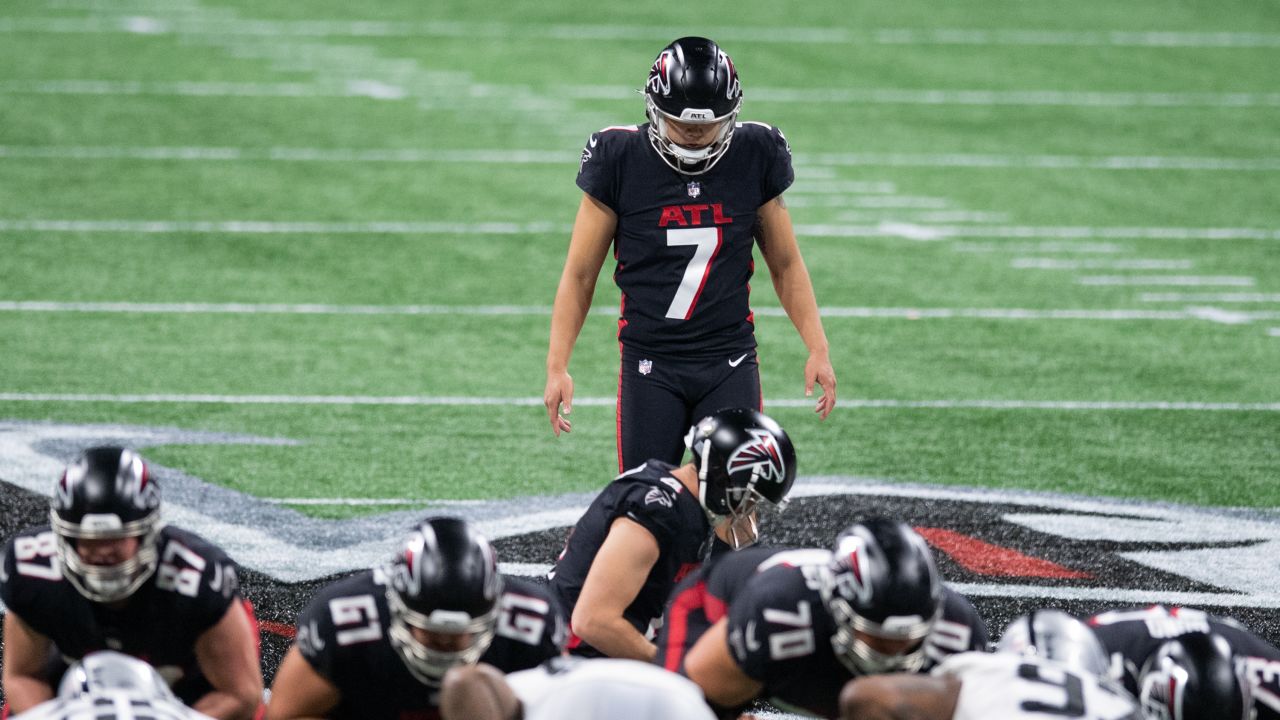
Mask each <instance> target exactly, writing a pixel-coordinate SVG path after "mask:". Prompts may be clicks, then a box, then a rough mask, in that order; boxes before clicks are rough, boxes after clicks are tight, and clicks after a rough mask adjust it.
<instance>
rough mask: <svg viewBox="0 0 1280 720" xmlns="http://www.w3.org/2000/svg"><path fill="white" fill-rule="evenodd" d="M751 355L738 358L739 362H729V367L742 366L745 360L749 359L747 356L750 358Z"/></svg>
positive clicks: (744, 354)
mask: <svg viewBox="0 0 1280 720" xmlns="http://www.w3.org/2000/svg"><path fill="white" fill-rule="evenodd" d="M750 354H751V353H743V355H742V357H740V358H738V359H737V360H730V361H729V367H738V366H739V365H741V364H742V361H743V360H746V359H747V356H748V355H750Z"/></svg>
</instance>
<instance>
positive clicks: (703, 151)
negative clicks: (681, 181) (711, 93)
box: [645, 94, 742, 175]
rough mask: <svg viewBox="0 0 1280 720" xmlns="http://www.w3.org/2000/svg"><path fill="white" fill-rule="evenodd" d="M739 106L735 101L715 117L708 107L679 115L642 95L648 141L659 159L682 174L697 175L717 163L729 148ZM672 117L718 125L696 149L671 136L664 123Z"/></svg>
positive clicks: (684, 121)
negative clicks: (646, 118)
mask: <svg viewBox="0 0 1280 720" xmlns="http://www.w3.org/2000/svg"><path fill="white" fill-rule="evenodd" d="M741 106H742V102H741V100H739V102H738V104H737V105H735V106H734V108H733V110H732V111H731V112H729V113H728V114H725V115H721V116H719V117H716V116H714V114H713V113H712V112H711V111H710V110H701V109H693V108H685V109H684V111H683V112H682V113H681V114H680V115H672V114H670V113H667V112H664V111H663V110H662V109H661V108H659V107H658V106H657V105H656V104H655V103H654V102H653V98H652V97H650V96H649V95H647V94H646V95H645V115H646V116H647V117H648V118H649V144H650V145H652V146H653V149H654V150H657V151H658V155H659V156H661V157H662V160H663V162H665V163H666V164H667V165H668V166H670V167H671V168H672V169H673V170H675V171H676V172H679V173H682V174H684V175H701V174H703V173H705V172H707V171H708V170H710V169H711V168H712V167H715V164H716V163H718V162H720V158H722V157H724V154H725V153H726V152H728V151H729V143H730V142H732V140H733V131H734V130H735V129H736V128H737V121H738V110H739V108H741ZM672 120H674V121H676V122H682V123H686V124H689V125H718V126H719V127H718V129H717V130H716V132H715V135H714V136H713V138H712V140H711V142H710V143H708V144H707V145H704V146H703V147H700V148H689V147H685V146H683V145H681V144H679V143H677V142H676V141H674V140H673V139H672V138H671V135H670V127H669V125H668V123H669V122H670V121H672Z"/></svg>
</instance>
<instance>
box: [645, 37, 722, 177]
mask: <svg viewBox="0 0 1280 720" xmlns="http://www.w3.org/2000/svg"><path fill="white" fill-rule="evenodd" d="M644 97H645V114H646V115H648V117H649V143H650V144H651V145H653V149H654V150H657V151H658V155H660V156H661V157H662V160H663V161H664V162H666V163H667V165H670V166H671V167H672V168H673V169H675V170H677V171H679V172H681V173H684V174H686V175H698V174H701V173H704V172H706V171H708V170H710V169H711V167H712V166H714V165H715V164H716V163H717V162H719V160H720V158H721V157H723V156H724V154H725V152H727V151H728V150H729V143H730V141H731V140H732V139H733V131H734V128H735V127H736V123H737V119H738V110H739V109H740V108H741V107H742V84H741V83H740V82H739V81H738V71H737V70H736V69H735V68H734V67H733V61H732V60H730V59H729V55H728V53H726V52H725V51H723V50H721V49H720V46H719V45H717V44H716V43H715V42H714V41H712V40H708V39H707V38H703V37H682V38H680V39H679V40H676V41H675V42H672V43H671V44H670V45H668V46H666V47H665V48H663V49H662V52H660V53H658V57H657V58H656V59H655V60H654V61H653V67H652V68H650V70H649V80H648V82H646V83H645V89H644ZM672 121H675V122H679V123H684V124H688V125H708V126H712V127H711V128H710V130H711V133H710V137H709V140H710V142H709V144H706V145H703V146H701V147H687V146H684V145H680V144H678V143H676V142H674V141H673V140H672V139H671V137H670V135H669V133H668V123H669V122H672Z"/></svg>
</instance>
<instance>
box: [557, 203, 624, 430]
mask: <svg viewBox="0 0 1280 720" xmlns="http://www.w3.org/2000/svg"><path fill="white" fill-rule="evenodd" d="M617 222H618V218H617V216H616V215H615V214H614V212H613V211H612V210H610V209H609V208H608V207H607V206H606V205H604V204H603V203H601V202H600V201H599V200H596V199H595V198H593V197H591V196H590V195H588V194H586V193H583V194H582V202H581V204H579V206H578V216H577V219H575V220H574V222H573V234H572V235H571V237H570V239H569V253H568V256H567V257H566V258H565V261H564V272H563V273H562V274H561V276H560V285H559V287H558V288H557V289H556V299H555V304H554V305H553V306H552V309H551V342H550V347H549V349H548V350H547V386H546V389H545V390H544V391H543V394H542V401H543V404H545V405H546V407H547V418H548V419H549V420H550V421H551V432H553V433H555V434H556V436H557V437H559V435H560V433H561V431H564V432H570V431H571V430H572V429H573V424H572V423H571V422H569V418H568V417H566V416H567V415H569V414H570V413H571V412H572V411H573V378H572V377H571V376H570V375H569V357H570V356H571V355H572V354H573V345H574V343H576V342H577V340H578V333H580V332H582V324H583V323H584V322H585V321H586V318H587V311H588V310H590V309H591V298H592V297H593V296H594V295H595V290H596V278H598V277H599V276H600V268H601V267H602V266H603V265H604V259H605V256H606V255H607V254H608V252H609V244H610V243H611V242H612V241H613V233H614V229H615V228H616V226H617Z"/></svg>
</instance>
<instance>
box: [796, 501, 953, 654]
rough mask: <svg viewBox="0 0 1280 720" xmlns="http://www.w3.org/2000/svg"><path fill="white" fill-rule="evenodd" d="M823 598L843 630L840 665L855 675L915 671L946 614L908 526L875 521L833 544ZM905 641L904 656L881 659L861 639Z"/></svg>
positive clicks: (922, 549)
mask: <svg viewBox="0 0 1280 720" xmlns="http://www.w3.org/2000/svg"><path fill="white" fill-rule="evenodd" d="M820 577H821V584H820V587H819V590H820V592H821V594H822V602H823V604H824V605H825V606H826V609H827V612H829V613H830V614H831V617H832V618H833V619H834V620H835V622H836V627H837V628H838V629H837V631H836V634H835V635H832V636H831V645H832V647H833V648H834V650H835V652H836V657H838V658H840V661H841V662H842V663H844V665H845V667H847V668H849V671H850V672H852V673H854V674H855V675H869V674H873V673H882V672H894V671H917V670H919V669H920V668H921V667H922V666H923V665H924V661H925V651H924V642H925V639H926V638H927V637H928V635H929V632H930V631H931V630H932V629H933V625H934V623H935V622H937V620H938V617H939V616H940V615H941V614H942V580H941V578H940V577H939V575H938V568H937V566H936V565H935V564H934V561H933V553H932V552H931V551H930V550H929V546H928V545H926V544H925V541H924V538H922V537H920V535H919V534H917V533H916V531H915V530H912V529H911V528H910V527H909V526H907V524H906V523H901V522H897V521H895V520H888V519H885V518H871V519H868V520H864V521H862V522H858V523H854V524H853V525H850V526H849V527H847V528H845V529H844V530H843V531H841V533H840V534H839V535H838V536H836V542H835V549H834V551H833V552H832V555H831V560H830V562H829V563H828V564H827V567H826V568H825V571H824V572H823V573H822V574H821V575H820ZM860 634H865V635H871V636H875V637H878V638H882V639H885V640H891V641H908V642H910V645H908V646H907V649H906V650H905V651H903V652H901V653H897V654H889V653H884V652H881V651H879V650H877V649H875V648H874V647H872V646H871V645H870V644H868V643H867V641H866V640H865V639H864V638H862V637H860Z"/></svg>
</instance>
